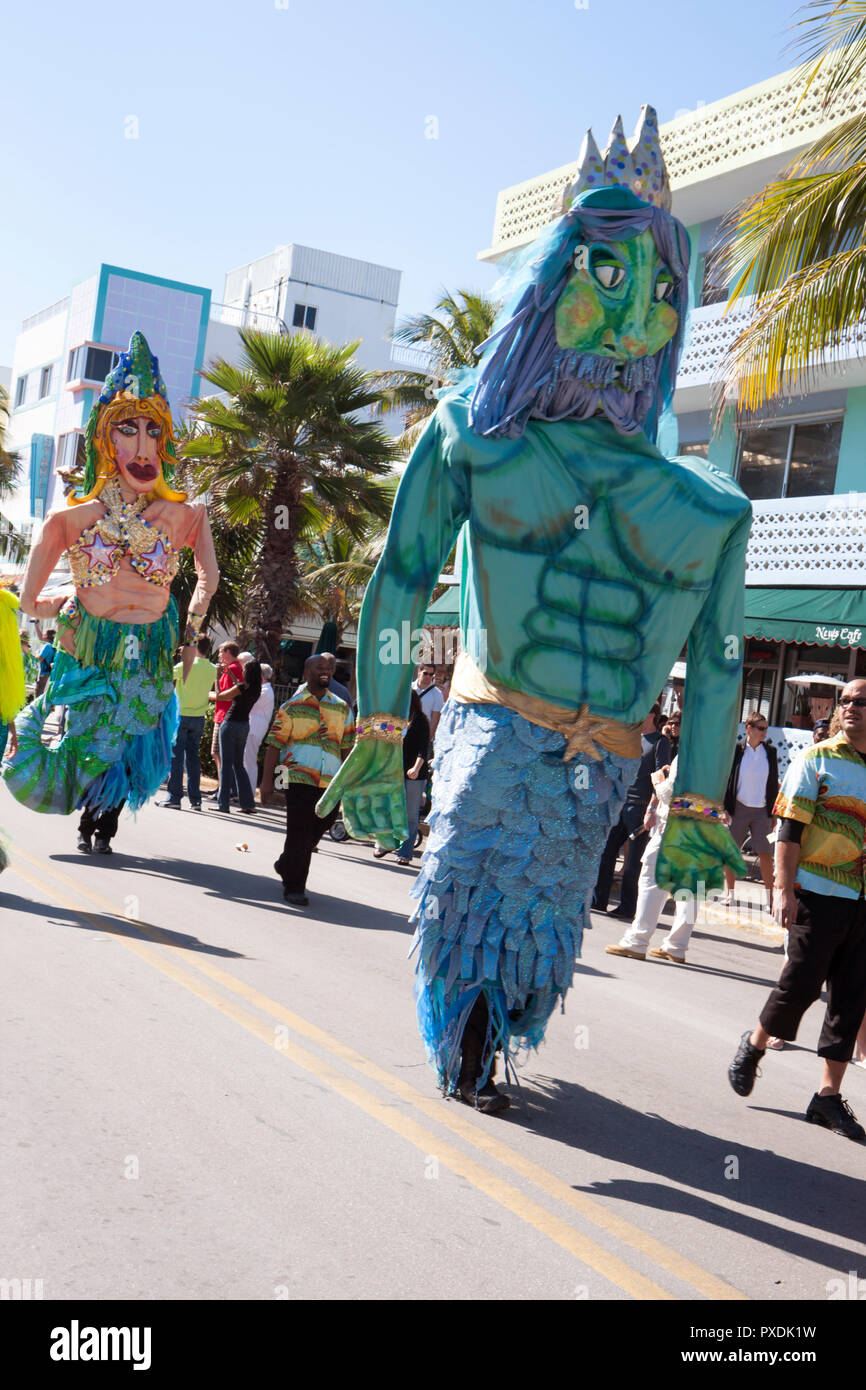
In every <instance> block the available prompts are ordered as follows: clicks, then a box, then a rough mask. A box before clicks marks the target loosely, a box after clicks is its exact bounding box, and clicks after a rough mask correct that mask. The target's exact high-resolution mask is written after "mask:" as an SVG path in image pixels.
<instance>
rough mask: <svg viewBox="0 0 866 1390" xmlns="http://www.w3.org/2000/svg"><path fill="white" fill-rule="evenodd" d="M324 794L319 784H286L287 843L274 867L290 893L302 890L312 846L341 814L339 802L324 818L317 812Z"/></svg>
mask: <svg viewBox="0 0 866 1390" xmlns="http://www.w3.org/2000/svg"><path fill="white" fill-rule="evenodd" d="M321 795H322V792H321V791H320V790H319V788H318V787H305V786H302V785H301V784H299V783H294V782H290V783H289V785H288V786H287V787H286V843H285V845H284V846H283V852H282V854H281V855H280V857H279V859H278V860H277V862H276V864H275V865H274V868H275V869H276V871H277V873H278V874H279V876H280V878H281V879H282V880H283V887H284V889H285V890H286V892H287V893H303V891H304V889H305V888H306V886H307V874H308V873H309V872H310V860H311V859H312V857H313V850H314V849H315V847H316V845H317V844H318V843H319V841H320V840H321V838H322V836H323V835H324V833H325V831H326V830H329V829H330V828H331V826H332V825H333V824H334V821H335V820H336V819H337V816H338V815H339V811H340V808H339V806H335V807H334V809H333V811H331V812H330V814H329V815H327V816H325V818H324V819H322V818H321V817H320V816H317V815H316V811H315V806H316V802H317V801H318V800H319V797H320V796H321Z"/></svg>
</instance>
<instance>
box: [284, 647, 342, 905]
mask: <svg viewBox="0 0 866 1390" xmlns="http://www.w3.org/2000/svg"><path fill="white" fill-rule="evenodd" d="M330 679H331V663H330V661H329V659H328V657H327V655H326V654H323V655H321V656H311V657H309V658H308V659H307V662H306V664H305V665H304V684H303V685H301V686H299V687H298V689H297V690H296V691H295V693H294V695H293V696H292V698H291V699H290V700H287V701H286V703H285V704H284V705H281V706H280V708H279V709H278V711H277V713H276V716H275V718H274V722H273V724H272V725H271V731H270V733H269V734H268V736H267V738H266V739H265V761H264V768H263V770H262V786H261V798H262V804H263V805H267V804H268V803H269V802H270V801H272V800H273V794H274V788H275V787H276V788H278V789H280V790H283V791H285V793H286V842H285V845H284V846H283V852H282V854H281V855H280V857H279V859H278V860H277V861H276V863H275V864H274V868H275V870H276V872H277V873H278V874H279V876H280V878H281V879H282V881H283V899H284V901H285V902H287V903H289V904H291V906H292V907H307V906H308V905H309V901H310V899H309V898H308V896H307V875H308V874H309V872H310V860H311V859H312V855H313V850H314V849H315V847H316V845H317V844H318V843H319V841H320V840H321V838H322V836H323V835H324V833H325V831H326V830H328V829H330V827H331V826H332V825H333V823H334V821H335V820H336V818H337V815H338V812H339V807H336V806H335V807H334V809H333V811H332V812H331V813H330V815H327V816H325V817H324V818H322V817H320V816H317V815H316V802H317V801H318V799H319V797H320V796H321V795H322V792H323V791H324V790H325V787H327V785H328V783H329V782H330V780H331V778H332V777H333V776H334V775H335V773H337V772H338V771H339V770H340V764H341V763H342V761H343V759H344V758H346V757H347V756H348V754H349V753H350V751H351V749H352V745H353V744H354V742H355V716H354V715H353V713H352V708H351V706H350V705H347V704H346V702H345V700H341V699H339V698H338V696H336V695H332V694H331V692H330V691H329V689H328V682H329V681H330Z"/></svg>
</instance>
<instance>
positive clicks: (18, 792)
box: [3, 598, 178, 815]
mask: <svg viewBox="0 0 866 1390" xmlns="http://www.w3.org/2000/svg"><path fill="white" fill-rule="evenodd" d="M58 628H59V629H61V630H63V629H64V628H70V629H71V630H72V632H73V641H74V646H75V655H74V656H71V655H70V654H69V653H68V652H67V651H65V650H64V649H63V648H62V647H58V649H57V654H56V656H55V658H54V663H53V665H52V668H51V675H50V678H49V681H48V684H47V686H46V688H45V691H44V693H43V694H42V695H40V696H38V697H37V698H36V699H35V700H34V701H33V702H32V704H30V705H28V706H27V708H26V709H25V710H23V711H22V713H21V714H19V715H18V718H17V719H16V721H15V725H16V729H17V731H18V753H17V754H16V756H15V757H14V758H12V759H11V760H10V761H9V762H8V763H7V764H6V765H5V766H4V770H3V776H4V778H5V780H6V783H7V785H8V787H9V788H10V790H11V792H12V794H13V795H14V796H15V797H17V799H18V800H19V801H21V802H23V804H24V805H25V806H29V807H31V808H32V809H33V810H34V811H44V812H49V813H51V812H53V813H56V814H60V815H68V814H69V813H70V812H71V811H73V810H75V809H76V808H77V807H81V806H88V807H89V808H90V809H91V810H92V811H94V812H99V811H106V810H110V809H111V808H112V807H113V806H118V805H120V803H121V802H123V801H125V802H126V804H127V806H128V808H129V809H130V810H132V811H137V810H139V809H140V807H141V806H143V805H144V803H145V802H146V801H147V800H148V799H149V798H150V797H151V796H153V795H154V793H155V792H156V791H157V790H158V789H159V787H160V786H161V785H162V783H163V782H164V780H165V778H166V776H167V775H168V771H169V768H170V766H171V749H172V744H173V742H174V736H175V733H176V732H177V723H178V704H177V696H176V695H175V693H174V677H173V658H174V651H175V647H176V645H177V638H178V617H177V604H176V603H175V600H174V598H171V599H170V600H169V605H168V608H167V610H166V612H165V613H164V614H163V616H162V617H161V618H160V619H158V620H157V621H156V622H154V623H115V622H111V621H110V620H109V619H108V618H95V617H94V616H93V615H92V614H90V613H87V612H85V610H84V609H83V608H82V607H81V605H80V603H78V602H77V600H73V601H72V602H71V603H70V604H69V605H68V606H67V607H66V608H65V609H64V610H62V611H61V614H60V615H59V617H58ZM55 706H63V707H64V709H65V725H64V732H63V736H62V737H61V738H60V740H59V742H57V743H56V744H53V745H52V744H46V743H43V741H42V735H43V729H44V726H45V723H46V720H47V719H48V716H49V714H50V713H51V710H52V709H53V708H54V707H55Z"/></svg>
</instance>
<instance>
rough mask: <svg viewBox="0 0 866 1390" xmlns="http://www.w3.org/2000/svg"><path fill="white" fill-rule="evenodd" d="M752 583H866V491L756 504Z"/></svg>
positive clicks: (749, 578) (751, 542)
mask: <svg viewBox="0 0 866 1390" xmlns="http://www.w3.org/2000/svg"><path fill="white" fill-rule="evenodd" d="M752 508H753V519H752V533H751V537H750V539H749V549H748V552H747V555H746V583H747V584H751V585H763V586H764V587H769V586H771V585H776V584H788V585H801V586H808V585H810V584H813V585H814V584H820V585H831V584H838V585H840V586H847V587H850V588H862V587H864V586H866V493H863V492H849V493H842V494H840V495H839V496H835V497H803V498H799V499H798V498H782V499H779V500H776V501H770V502H753V504H752Z"/></svg>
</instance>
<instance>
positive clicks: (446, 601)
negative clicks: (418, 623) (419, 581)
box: [424, 584, 460, 627]
mask: <svg viewBox="0 0 866 1390" xmlns="http://www.w3.org/2000/svg"><path fill="white" fill-rule="evenodd" d="M424 626H425V627H459V626H460V585H459V584H451V585H449V587H448V588H447V589H446V590H445V592H444V594H440V595H439V597H438V598H437V599H434V600H433V602H432V603H431V604H430V607H429V608H428V609H427V612H426V613H425V614H424Z"/></svg>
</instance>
